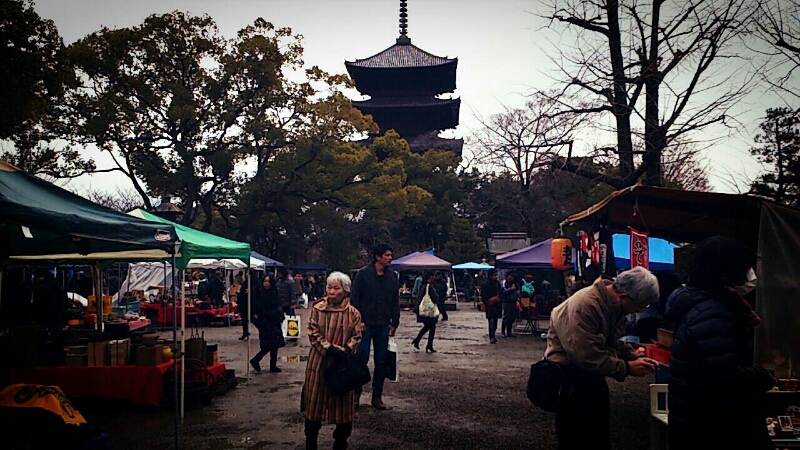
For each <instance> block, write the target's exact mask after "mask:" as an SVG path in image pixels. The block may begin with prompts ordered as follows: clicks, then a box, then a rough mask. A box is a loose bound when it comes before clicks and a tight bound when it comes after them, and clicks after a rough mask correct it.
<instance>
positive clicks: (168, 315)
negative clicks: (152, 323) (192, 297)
mask: <svg viewBox="0 0 800 450" xmlns="http://www.w3.org/2000/svg"><path fill="white" fill-rule="evenodd" d="M147 310H151V311H158V323H160V324H164V325H171V324H172V322H173V320H172V305H162V304H160V303H142V304H141V305H139V314H140V315H142V316H145V315H147V312H146V311H147ZM231 310H232V311H233V312H234V313H238V308H236V307H234V308H231ZM186 312H187V313H198V314H209V315H211V316H212V317H217V316H224V315H225V314H228V307H227V306H223V307H222V308H212V309H199V308H197V307H196V306H187V307H186ZM181 316H182V313H181V307H180V306H178V325H180V324H181Z"/></svg>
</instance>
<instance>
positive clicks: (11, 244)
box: [0, 161, 177, 266]
mask: <svg viewBox="0 0 800 450" xmlns="http://www.w3.org/2000/svg"><path fill="white" fill-rule="evenodd" d="M0 211H2V214H0V264H2V265H3V266H5V265H7V264H8V263H9V262H10V261H11V260H14V261H36V260H44V261H49V262H58V261H67V260H69V261H74V260H84V261H93V262H94V261H106V260H116V259H168V258H171V257H172V255H173V254H174V252H175V242H176V240H177V234H176V232H175V228H174V227H173V226H172V225H170V224H165V223H154V222H152V221H151V222H148V221H146V220H139V219H136V218H133V217H131V216H129V215H127V214H123V213H121V212H118V211H114V210H112V209H110V208H106V207H105V206H101V205H98V204H96V203H93V202H91V201H89V200H87V199H85V198H83V197H81V196H79V195H76V194H73V193H72V192H69V191H66V190H64V189H62V188H60V187H58V186H55V185H54V184H51V183H48V182H47V181H44V180H42V179H39V178H36V177H34V176H32V175H30V174H28V173H26V172H24V171H22V170H20V169H18V168H17V167H14V166H12V165H11V164H8V163H6V162H4V161H0Z"/></svg>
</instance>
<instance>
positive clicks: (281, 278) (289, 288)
mask: <svg viewBox="0 0 800 450" xmlns="http://www.w3.org/2000/svg"><path fill="white" fill-rule="evenodd" d="M294 292H295V287H294V279H292V277H290V276H289V270H288V269H287V268H286V267H278V302H279V303H280V305H281V308H282V309H283V313H284V314H290V315H294V309H293V308H292V305H293V304H294V301H293V300H294Z"/></svg>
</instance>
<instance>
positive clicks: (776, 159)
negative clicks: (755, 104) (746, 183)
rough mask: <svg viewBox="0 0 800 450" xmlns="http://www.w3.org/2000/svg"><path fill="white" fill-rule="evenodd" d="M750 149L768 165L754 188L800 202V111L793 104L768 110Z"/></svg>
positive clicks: (784, 200) (792, 202) (756, 191)
mask: <svg viewBox="0 0 800 450" xmlns="http://www.w3.org/2000/svg"><path fill="white" fill-rule="evenodd" d="M759 128H760V129H761V132H760V133H759V134H757V135H756V137H755V141H756V143H758V144H761V145H759V146H757V147H753V148H752V149H751V150H750V153H752V154H753V155H754V156H755V157H756V159H758V160H759V161H760V162H761V163H762V164H764V165H765V166H766V167H767V172H766V173H763V174H761V175H760V176H759V177H758V178H757V179H756V180H755V181H754V182H753V185H752V187H751V192H752V193H754V194H757V195H762V196H764V197H767V198H770V199H773V200H775V201H777V202H781V203H786V204H788V205H793V206H800V112H797V111H793V110H791V109H790V108H773V109H768V110H767V115H766V117H765V118H764V121H763V122H762V123H761V125H760V126H759Z"/></svg>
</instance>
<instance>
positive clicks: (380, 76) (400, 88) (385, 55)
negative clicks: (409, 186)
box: [345, 1, 464, 155]
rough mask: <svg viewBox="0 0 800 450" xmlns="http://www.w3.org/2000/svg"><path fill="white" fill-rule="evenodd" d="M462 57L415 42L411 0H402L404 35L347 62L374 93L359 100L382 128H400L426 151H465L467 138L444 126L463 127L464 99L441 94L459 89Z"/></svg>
mask: <svg viewBox="0 0 800 450" xmlns="http://www.w3.org/2000/svg"><path fill="white" fill-rule="evenodd" d="M457 65H458V58H454V59H449V58H445V57H441V56H435V55H432V54H430V53H428V52H426V51H424V50H422V49H420V48H419V47H417V46H415V45H413V44H411V38H409V37H408V9H407V2H406V1H401V2H400V37H398V38H397V42H396V43H395V44H394V45H393V46H391V47H389V48H387V49H386V50H384V51H382V52H380V53H378V54H376V55H373V56H370V57H369V58H365V59H359V60H356V61H353V62H349V61H345V66H346V67H347V72H348V73H349V74H350V77H352V78H353V80H354V81H355V84H356V88H357V89H358V91H359V92H361V94H363V95H368V96H370V97H371V98H370V99H369V100H364V101H354V102H353V105H354V106H355V107H356V108H358V109H359V110H360V111H361V112H362V113H364V114H370V115H372V118H373V119H374V120H375V122H376V123H377V124H378V127H379V128H380V133H385V132H386V131H387V130H392V129H393V130H395V131H397V132H398V133H399V134H400V136H402V137H403V138H404V139H405V140H406V141H408V144H409V145H410V146H411V150H412V151H415V152H418V153H422V152H425V151H427V150H429V149H436V150H446V151H452V152H454V153H456V154H458V155H460V154H461V148H462V147H463V145H464V141H463V139H444V138H440V137H439V136H438V134H439V132H440V131H442V130H447V129H451V128H455V127H456V126H458V111H459V107H460V106H461V100H460V99H458V98H449V99H445V98H439V97H438V96H440V95H442V94H447V93H452V92H453V91H455V89H456V66H457Z"/></svg>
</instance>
